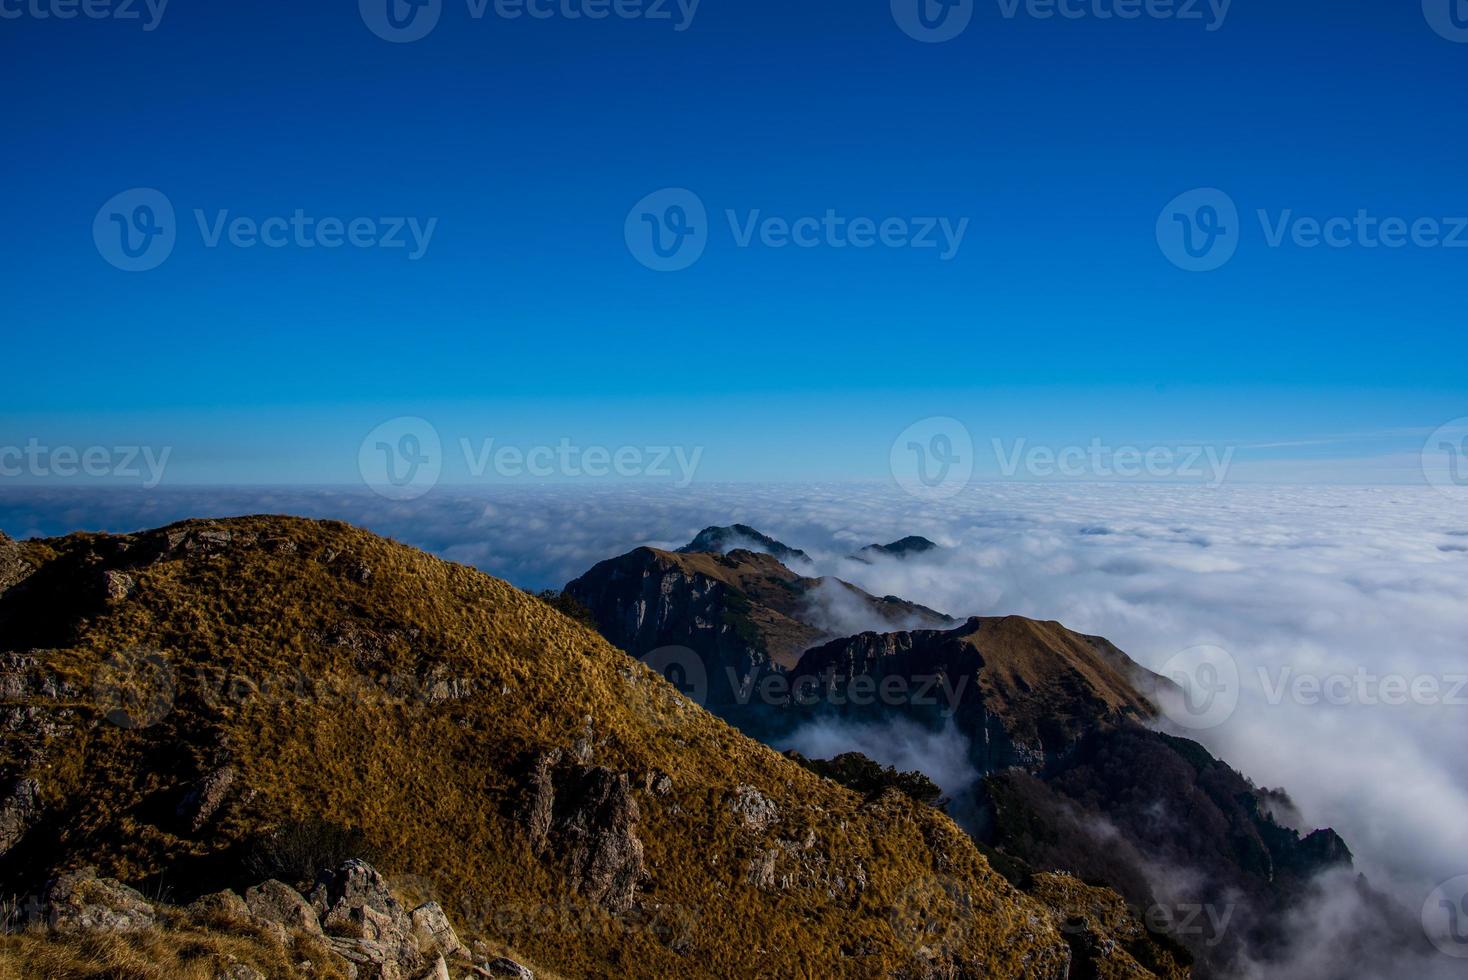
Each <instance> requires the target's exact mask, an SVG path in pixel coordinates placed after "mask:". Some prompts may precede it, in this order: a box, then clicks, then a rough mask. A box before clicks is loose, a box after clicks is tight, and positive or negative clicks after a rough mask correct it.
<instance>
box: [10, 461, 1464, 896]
mask: <svg viewBox="0 0 1468 980" xmlns="http://www.w3.org/2000/svg"><path fill="white" fill-rule="evenodd" d="M256 512H277V513H294V514H301V515H304V516H311V517H334V518H339V519H342V520H347V521H351V522H353V523H356V524H360V525H362V526H365V527H368V528H370V529H372V530H375V531H378V532H380V533H383V534H387V535H390V536H392V537H394V538H396V539H398V540H401V541H404V542H406V543H409V544H413V545H417V546H420V547H423V548H426V549H428V550H430V551H433V552H435V553H437V554H439V555H442V556H443V557H445V558H449V559H452V560H456V561H461V562H464V563H467V564H472V565H476V566H478V567H480V568H483V569H484V570H486V571H488V572H491V573H492V574H495V575H499V576H501V577H504V578H507V579H509V580H510V581H512V582H514V583H515V584H517V585H520V586H522V587H524V588H531V589H535V588H543V587H550V586H559V585H561V584H564V583H565V582H566V581H568V580H569V579H571V578H573V577H575V576H576V575H578V574H580V573H581V572H583V571H585V570H586V569H587V568H589V567H590V566H591V565H593V564H595V563H596V562H597V561H600V560H602V559H605V558H608V557H611V556H613V555H617V554H620V553H622V552H625V551H627V550H629V549H630V548H633V547H636V546H639V545H654V546H660V547H677V546H680V545H682V544H685V543H687V542H688V541H689V540H690V539H691V538H692V537H693V535H694V534H696V533H697V531H698V530H700V529H701V528H703V527H705V526H707V525H710V524H729V523H734V522H742V523H746V524H750V525H752V526H754V527H756V528H758V529H760V530H762V531H764V532H765V533H767V534H770V535H772V536H774V537H776V538H779V539H780V540H782V541H784V542H785V543H787V544H789V545H791V546H793V547H797V548H803V549H804V550H806V551H807V552H809V553H810V554H811V556H812V557H813V558H814V560H815V562H816V565H817V567H818V569H819V571H821V572H822V573H825V574H837V575H840V576H841V577H843V578H846V579H848V580H849V581H852V582H854V583H856V584H858V585H860V586H862V587H863V588H865V589H867V590H868V591H870V592H873V593H875V594H877V595H888V594H892V595H900V596H902V597H904V598H907V599H911V600H913V601H915V602H920V603H923V604H924V605H928V606H931V607H933V608H936V609H939V610H941V611H943V612H947V613H950V614H952V615H955V616H964V615H995V614H1007V613H1016V614H1021V615H1025V616H1031V617H1035V618H1040V619H1054V620H1059V621H1061V622H1063V623H1065V624H1066V625H1067V626H1069V627H1071V628H1072V629H1075V630H1078V631H1081V632H1084V633H1091V634H1099V635H1103V636H1106V637H1107V638H1109V639H1110V640H1112V641H1113V642H1115V643H1116V644H1117V645H1118V646H1120V647H1121V648H1122V649H1124V650H1126V651H1127V652H1128V653H1129V654H1131V656H1132V657H1133V658H1134V659H1136V660H1137V661H1138V662H1140V663H1141V664H1142V665H1144V666H1146V667H1149V668H1152V669H1159V668H1162V667H1163V666H1164V665H1166V664H1168V663H1169V661H1170V660H1171V659H1172V658H1173V657H1174V656H1175V655H1176V654H1178V653H1179V652H1180V651H1184V650H1187V649H1190V648H1193V647H1197V646H1199V645H1200V644H1207V645H1213V646H1216V647H1219V648H1222V649H1223V650H1225V651H1227V652H1228V654H1229V655H1230V656H1231V658H1232V659H1233V661H1234V662H1235V663H1236V664H1237V667H1238V671H1239V690H1240V691H1241V696H1240V700H1239V704H1238V706H1237V708H1236V709H1235V710H1234V711H1233V712H1232V714H1231V715H1230V716H1229V717H1228V718H1227V720H1225V721H1223V722H1222V723H1221V724H1218V725H1217V726H1216V727H1212V728H1208V729H1204V730H1197V731H1189V732H1187V734H1189V735H1190V736H1191V737H1194V738H1197V739H1198V740H1200V741H1202V742H1204V743H1205V744H1206V745H1207V746H1208V748H1209V749H1210V750H1212V751H1213V752H1214V753H1215V754H1216V755H1219V756H1221V757H1222V758H1224V759H1225V760H1227V761H1228V762H1230V763H1231V764H1232V765H1234V766H1235V767H1236V768H1239V769H1240V770H1241V771H1243V772H1244V773H1245V775H1247V776H1249V777H1250V778H1252V779H1254V780H1255V781H1256V782H1258V783H1259V784H1260V785H1264V786H1282V787H1285V788H1286V789H1288V791H1289V792H1290V794H1291V795H1292V796H1293V797H1294V799H1295V801H1296V803H1297V804H1298V806H1299V809H1300V813H1301V819H1302V820H1303V822H1304V823H1305V824H1306V825H1307V826H1306V827H1305V829H1307V830H1308V829H1310V828H1312V827H1319V826H1333V827H1335V828H1336V829H1337V830H1338V831H1340V832H1341V834H1342V835H1343V836H1344V837H1345V838H1346V840H1347V841H1348V842H1349V843H1350V845H1351V846H1352V848H1353V849H1354V851H1355V852H1356V855H1357V858H1358V864H1359V866H1360V867H1361V869H1362V870H1363V871H1365V873H1366V874H1367V875H1368V876H1369V877H1370V878H1371V879H1372V881H1373V883H1375V884H1377V885H1378V886H1381V887H1384V888H1386V889H1388V890H1389V891H1391V892H1392V893H1393V894H1395V895H1396V896H1397V897H1398V898H1399V899H1400V900H1401V901H1402V902H1403V903H1404V904H1406V905H1407V907H1409V908H1412V909H1416V908H1420V907H1421V904H1422V902H1423V901H1424V900H1425V899H1426V898H1427V896H1428V893H1429V892H1430V891H1431V889H1432V888H1433V886H1434V885H1436V884H1437V883H1439V882H1442V881H1445V880H1447V879H1450V878H1453V877H1455V876H1458V875H1462V874H1465V873H1468V820H1465V815H1468V753H1464V752H1463V746H1464V745H1465V744H1468V704H1465V703H1447V702H1450V701H1452V700H1453V697H1452V695H1454V694H1456V696H1457V701H1458V702H1465V701H1468V689H1464V690H1458V691H1456V692H1454V691H1453V690H1452V688H1453V683H1454V682H1453V678H1454V677H1455V676H1459V675H1464V674H1468V651H1465V642H1468V514H1465V513H1462V512H1461V510H1459V511H1457V512H1456V513H1455V502H1454V501H1452V500H1451V499H1449V498H1447V497H1444V496H1441V495H1439V494H1438V493H1437V492H1436V491H1433V490H1431V489H1425V488H1424V489H1418V488H1398V487H1391V488H1334V487H1332V488H1316V489H1311V488H1300V487H1225V488H1223V489H1219V490H1208V489H1202V488H1178V487H1165V486H1100V485H1097V486H1043V485H1025V486H1018V485H996V486H977V487H974V488H971V490H970V491H968V492H967V493H965V494H964V495H963V496H961V497H960V498H958V499H956V500H950V501H944V502H942V503H931V504H930V503H923V502H921V501H917V500H914V499H911V498H909V497H907V496H905V495H903V494H901V493H900V492H898V491H897V490H895V489H893V488H890V487H885V486H876V485H872V486H866V485H839V486H697V487H694V488H691V489H688V490H681V491H679V490H672V489H647V488H638V489H626V488H615V487H564V486H561V487H547V488H537V489H534V490H522V489H504V490H498V489H497V490H494V491H485V492H483V493H478V494H469V493H463V494H455V493H444V492H441V491H436V492H435V493H434V494H431V495H429V496H428V497H426V498H424V499H423V500H420V501H416V502H413V503H407V504H402V503H391V502H388V501H384V500H381V499H378V498H376V497H373V496H371V495H368V494H365V493H357V492H346V491H335V490H279V491H260V490H249V491H244V490H241V491H221V490H213V489H210V490H197V491H185V490H173V491H167V492H163V491H153V492H151V493H137V494H124V493H116V492H113V493H105V494H89V493H81V492H71V491H47V490H26V491H18V490H12V491H8V492H7V493H5V494H4V495H0V529H3V530H5V531H6V532H7V533H10V534H12V535H13V536H17V537H22V536H31V535H37V534H56V533H62V532H66V531H71V530H78V529H108V530H130V529H136V528H140V527H147V526H155V525H158V524H163V523H166V522H169V521H172V520H176V519H180V518H183V517H188V516H224V515H230V514H243V513H256ZM907 534H922V535H925V536H927V537H929V538H931V539H933V540H934V541H937V542H939V543H940V544H942V545H944V546H945V547H944V549H943V550H942V551H939V552H935V553H931V554H927V555H922V556H916V557H914V558H911V559H908V560H906V561H896V560H878V561H877V562H875V563H873V564H863V563H861V562H854V561H850V560H849V559H847V558H846V557H845V556H847V555H849V554H850V553H851V552H853V551H855V550H857V549H858V548H860V547H863V546H865V545H868V544H871V543H873V542H879V541H891V540H894V539H897V538H900V537H902V536H904V535H907ZM1363 673H1364V674H1365V675H1366V679H1364V680H1363V679H1362V674H1363ZM1392 674H1395V675H1400V676H1401V677H1402V678H1404V679H1406V680H1407V681H1409V682H1411V681H1414V680H1416V681H1421V679H1423V678H1426V679H1429V680H1434V681H1436V683H1437V685H1438V687H1437V691H1438V694H1437V701H1438V702H1439V703H1436V704H1427V703H1422V704H1417V703H1406V704H1392V703H1380V702H1382V701H1383V700H1384V699H1383V698H1381V697H1376V698H1374V700H1376V701H1377V702H1378V703H1366V702H1368V701H1371V700H1373V697H1372V693H1371V692H1373V691H1374V692H1376V693H1377V694H1378V695H1379V694H1380V693H1381V681H1380V678H1381V677H1383V676H1385V675H1392ZM1302 675H1303V676H1304V677H1305V678H1306V679H1307V680H1308V679H1311V678H1314V679H1316V680H1323V681H1324V682H1326V683H1327V685H1329V684H1330V682H1331V680H1332V679H1333V678H1347V679H1351V680H1350V682H1349V684H1344V683H1341V684H1337V685H1336V686H1335V687H1334V688H1333V690H1335V691H1336V692H1337V694H1339V693H1340V692H1341V691H1346V692H1347V693H1346V694H1345V696H1344V697H1336V698H1334V700H1336V701H1340V702H1341V703H1329V700H1330V699H1329V698H1327V699H1321V698H1319V697H1317V698H1315V701H1316V702H1318V703H1310V702H1311V698H1310V697H1309V696H1308V691H1309V689H1310V688H1309V685H1308V684H1306V685H1305V687H1304V688H1300V687H1298V682H1299V679H1300V677H1301V676H1302ZM1371 678H1377V681H1376V682H1375V684H1374V685H1373V683H1372V681H1371V680H1370V679H1371ZM1424 689H1425V688H1424ZM1302 690H1303V691H1305V692H1306V696H1302V695H1301V694H1300V693H1299V692H1300V691H1302ZM1362 691H1364V692H1366V694H1364V695H1363V694H1362V693H1361V692H1362ZM1281 692H1283V693H1281ZM1388 693H1390V692H1388ZM1386 700H1389V699H1386ZM1419 700H1422V699H1419ZM805 748H814V746H805ZM884 761H888V762H898V761H901V760H899V759H887V760H884Z"/></svg>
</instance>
